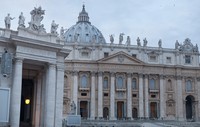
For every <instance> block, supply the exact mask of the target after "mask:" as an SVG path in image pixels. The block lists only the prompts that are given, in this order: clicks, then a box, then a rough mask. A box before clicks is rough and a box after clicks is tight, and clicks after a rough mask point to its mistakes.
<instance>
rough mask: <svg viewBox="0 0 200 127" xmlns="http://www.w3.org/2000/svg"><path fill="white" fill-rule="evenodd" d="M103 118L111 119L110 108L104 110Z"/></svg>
mask: <svg viewBox="0 0 200 127" xmlns="http://www.w3.org/2000/svg"><path fill="white" fill-rule="evenodd" d="M103 118H104V119H108V118H109V109H108V107H104V108H103Z"/></svg>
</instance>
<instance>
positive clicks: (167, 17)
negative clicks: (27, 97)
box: [0, 0, 200, 48]
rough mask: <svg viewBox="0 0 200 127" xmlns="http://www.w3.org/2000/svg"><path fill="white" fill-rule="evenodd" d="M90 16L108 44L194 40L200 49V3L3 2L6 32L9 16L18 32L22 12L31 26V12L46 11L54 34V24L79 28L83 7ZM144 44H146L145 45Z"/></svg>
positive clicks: (0, 14)
mask: <svg viewBox="0 0 200 127" xmlns="http://www.w3.org/2000/svg"><path fill="white" fill-rule="evenodd" d="M83 4H85V9H86V11H87V12H88V14H89V17H90V22H91V24H92V25H94V26H96V27H97V28H98V29H99V30H100V31H101V32H102V34H103V36H104V38H105V39H106V42H107V43H110V41H109V35H111V34H112V35H114V39H115V41H114V43H118V42H119V34H120V33H124V34H125V35H124V41H123V43H125V41H126V36H130V38H131V44H132V45H136V44H137V42H136V39H137V37H139V38H140V40H141V42H142V40H143V39H144V38H147V41H148V44H147V46H151V47H158V41H159V39H162V47H164V48H174V45H175V42H176V40H178V41H179V43H183V41H184V40H185V39H186V38H190V39H191V42H192V43H193V45H196V44H198V46H200V0H2V1H1V8H0V28H5V24H4V18H5V16H7V13H10V15H11V17H15V19H14V20H12V22H11V29H12V30H17V26H18V17H19V15H20V13H21V12H23V13H24V16H25V18H26V21H25V22H26V24H25V25H26V27H27V26H28V22H30V18H31V15H30V11H31V10H33V8H34V7H39V6H41V7H42V9H44V10H45V15H44V19H43V21H42V24H44V27H45V29H46V30H47V32H50V26H51V22H52V20H55V22H56V23H57V24H59V28H58V31H59V29H60V27H61V26H63V27H64V28H65V29H68V28H70V27H71V26H72V25H74V24H76V22H77V20H78V14H79V12H80V11H81V10H82V5H83ZM142 43H143V42H142Z"/></svg>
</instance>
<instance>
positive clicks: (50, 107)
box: [44, 64, 56, 127]
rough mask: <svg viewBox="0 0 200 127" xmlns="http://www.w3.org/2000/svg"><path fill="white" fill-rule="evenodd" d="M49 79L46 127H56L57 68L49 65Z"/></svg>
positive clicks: (47, 83) (47, 85) (47, 84)
mask: <svg viewBox="0 0 200 127" xmlns="http://www.w3.org/2000/svg"><path fill="white" fill-rule="evenodd" d="M47 72H48V78H47V82H46V104H45V109H46V112H45V123H44V124H45V126H46V127H54V126H55V101H56V98H55V95H56V66H55V64H49V65H48V71H47Z"/></svg>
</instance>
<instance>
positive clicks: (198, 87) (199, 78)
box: [197, 77, 200, 120]
mask: <svg viewBox="0 0 200 127" xmlns="http://www.w3.org/2000/svg"><path fill="white" fill-rule="evenodd" d="M197 94H198V100H197V101H198V114H197V115H198V120H200V77H198V78H197Z"/></svg>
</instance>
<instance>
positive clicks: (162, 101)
mask: <svg viewBox="0 0 200 127" xmlns="http://www.w3.org/2000/svg"><path fill="white" fill-rule="evenodd" d="M165 102H166V101H165V93H164V84H163V75H160V118H161V119H162V118H165V110H166V103H165Z"/></svg>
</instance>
